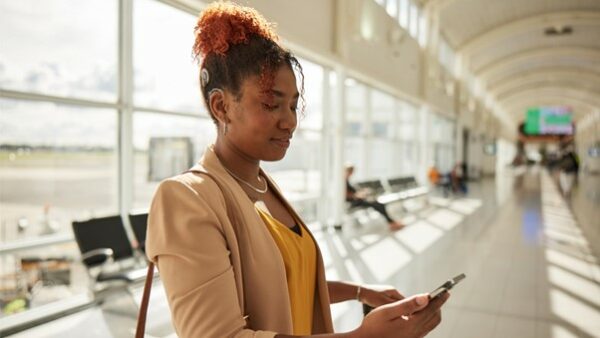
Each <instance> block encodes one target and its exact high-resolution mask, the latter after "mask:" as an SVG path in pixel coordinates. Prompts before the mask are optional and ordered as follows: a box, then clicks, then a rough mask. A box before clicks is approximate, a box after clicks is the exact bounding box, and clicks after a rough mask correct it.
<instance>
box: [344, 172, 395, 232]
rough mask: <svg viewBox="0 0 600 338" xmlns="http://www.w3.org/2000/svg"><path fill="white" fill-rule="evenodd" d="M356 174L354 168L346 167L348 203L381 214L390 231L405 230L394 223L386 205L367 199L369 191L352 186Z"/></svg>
mask: <svg viewBox="0 0 600 338" xmlns="http://www.w3.org/2000/svg"><path fill="white" fill-rule="evenodd" d="M353 173H354V166H351V165H349V166H346V202H350V206H351V207H356V206H365V207H371V208H373V209H375V210H376V211H377V212H379V213H380V214H381V215H382V216H383V217H385V219H386V220H387V222H388V225H389V227H390V230H392V231H396V230H400V229H402V228H404V225H402V224H401V223H400V222H397V221H394V220H393V219H392V218H391V217H390V215H389V214H388V213H387V210H386V209H385V205H384V204H382V203H379V202H377V201H370V200H368V199H367V195H368V191H367V190H366V189H361V190H358V189H356V188H355V187H353V186H352V184H350V176H352V174H353Z"/></svg>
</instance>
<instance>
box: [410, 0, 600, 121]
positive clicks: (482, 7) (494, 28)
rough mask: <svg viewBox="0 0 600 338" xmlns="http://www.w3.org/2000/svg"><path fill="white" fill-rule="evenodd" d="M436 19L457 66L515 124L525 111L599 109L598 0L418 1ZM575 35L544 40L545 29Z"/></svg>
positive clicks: (578, 115)
mask: <svg viewBox="0 0 600 338" xmlns="http://www.w3.org/2000/svg"><path fill="white" fill-rule="evenodd" d="M419 2H420V4H421V5H422V6H424V7H425V8H427V9H428V12H430V13H433V15H435V16H436V17H437V18H438V20H439V27H440V33H441V34H442V35H443V36H444V37H445V38H446V40H447V41H448V43H449V44H450V45H451V46H452V47H453V48H454V50H455V51H456V53H457V56H458V60H460V61H459V62H461V64H460V67H459V69H462V70H463V71H465V72H469V73H471V74H473V76H474V78H475V79H476V81H478V83H479V84H480V85H481V88H483V89H484V91H485V94H486V95H487V96H488V97H491V98H492V99H493V100H494V102H496V103H497V105H498V107H497V108H498V111H500V112H503V113H505V114H508V115H509V118H511V119H512V121H513V122H514V123H515V125H516V124H518V123H519V122H520V121H522V120H523V119H524V116H525V111H526V109H527V107H531V106H542V105H568V106H572V107H573V108H574V111H575V115H574V117H575V120H576V121H577V120H579V119H581V118H583V117H584V116H585V115H586V114H589V113H591V112H593V111H600V1H599V0H568V1H565V0H527V1H517V0H502V1H498V0H420V1H419ZM551 27H554V28H556V29H557V30H561V29H562V28H563V27H570V28H571V30H572V32H571V33H570V34H562V35H560V34H558V35H557V34H555V35H547V34H545V31H546V29H547V28H551Z"/></svg>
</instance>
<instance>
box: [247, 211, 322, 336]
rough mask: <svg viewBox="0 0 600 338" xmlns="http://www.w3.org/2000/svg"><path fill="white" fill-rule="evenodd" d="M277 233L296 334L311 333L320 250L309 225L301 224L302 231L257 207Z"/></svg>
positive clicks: (276, 239) (275, 236)
mask: <svg viewBox="0 0 600 338" xmlns="http://www.w3.org/2000/svg"><path fill="white" fill-rule="evenodd" d="M256 210H257V211H258V213H259V215H260V217H261V218H262V219H263V222H265V225H266V226H267V228H268V229H269V232H270V233H271V235H272V236H273V239H274V240H275V243H276V244H277V247H278V248H279V251H280V252H281V257H282V258H283V262H284V264H285V274H286V276H287V284H288V292H289V295H290V304H291V307H292V323H293V325H294V333H293V334H294V335H308V334H311V333H312V332H311V331H312V321H313V305H314V300H315V282H316V274H317V250H316V247H315V243H314V241H313V239H312V237H311V236H310V235H309V234H308V232H307V230H306V228H305V227H304V225H303V224H302V222H299V221H298V220H296V223H297V224H299V226H300V229H301V230H300V233H301V234H302V235H298V234H297V233H296V232H294V230H292V229H290V228H288V227H287V226H285V225H284V224H282V223H281V222H279V221H278V220H276V219H275V218H273V216H271V215H270V214H269V213H268V212H267V211H264V210H261V208H259V207H256Z"/></svg>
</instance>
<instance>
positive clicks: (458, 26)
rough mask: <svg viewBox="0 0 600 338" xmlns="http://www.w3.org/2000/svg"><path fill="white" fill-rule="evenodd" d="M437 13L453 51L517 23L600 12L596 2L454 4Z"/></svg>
mask: <svg viewBox="0 0 600 338" xmlns="http://www.w3.org/2000/svg"><path fill="white" fill-rule="evenodd" d="M435 2H440V3H444V5H445V7H443V8H441V9H440V27H442V30H443V32H444V35H445V36H446V37H447V38H448V42H449V43H450V45H451V46H452V47H454V48H457V47H459V46H462V45H464V44H465V43H467V42H468V41H469V40H471V39H473V38H474V37H475V36H477V35H478V34H481V33H483V32H486V31H489V30H492V29H493V28H496V27H500V26H503V25H505V24H508V23H510V22H514V21H516V20H520V19H524V18H527V17H530V16H534V15H539V14H543V13H553V12H561V11H577V10H580V11H600V1H598V0H526V1H522V0H454V1H443V0H440V1H435V0H432V1H430V3H435Z"/></svg>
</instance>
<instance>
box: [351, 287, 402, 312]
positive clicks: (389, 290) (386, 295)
mask: <svg viewBox="0 0 600 338" xmlns="http://www.w3.org/2000/svg"><path fill="white" fill-rule="evenodd" d="M358 299H359V301H360V302H361V303H363V304H367V305H369V306H370V307H373V308H375V307H379V306H381V305H385V304H389V303H393V302H396V301H399V300H402V299H404V296H403V295H402V294H400V292H398V290H396V289H395V288H394V287H392V286H389V285H364V286H361V288H360V292H359V294H358Z"/></svg>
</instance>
